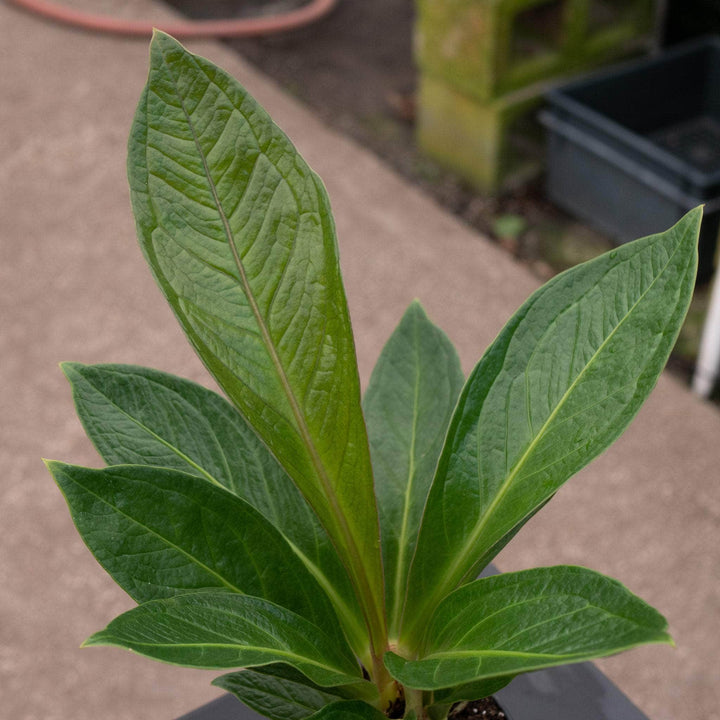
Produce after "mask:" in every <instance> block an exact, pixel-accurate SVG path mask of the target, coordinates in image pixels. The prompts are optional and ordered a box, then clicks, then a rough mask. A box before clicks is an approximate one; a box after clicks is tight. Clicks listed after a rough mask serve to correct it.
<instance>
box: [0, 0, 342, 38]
mask: <svg viewBox="0 0 720 720" xmlns="http://www.w3.org/2000/svg"><path fill="white" fill-rule="evenodd" d="M7 1H8V2H9V3H11V4H14V5H18V6H20V7H22V8H25V9H26V10H29V11H30V12H33V13H35V14H37V15H41V16H43V17H46V18H49V19H51V20H55V21H57V22H60V23H64V24H66V25H73V26H75V27H79V28H83V29H84V30H97V31H100V32H106V33H114V34H116V35H133V36H143V37H146V36H149V35H151V34H152V31H153V30H154V29H155V28H158V29H160V30H163V31H164V32H166V33H168V35H172V36H174V37H176V38H207V37H252V36H257V35H269V34H272V33H279V32H284V31H287V30H293V29H295V28H299V27H302V26H303V25H308V24H309V23H311V22H314V21H315V20H319V19H320V18H321V17H323V16H324V15H326V14H327V13H328V12H330V10H332V9H333V7H335V5H336V3H337V0H310V2H309V3H308V4H307V5H303V6H302V7H300V8H298V9H297V10H290V11H288V12H285V13H280V14H278V15H268V16H261V17H254V18H227V19H224V20H176V21H172V20H170V21H168V22H163V21H161V20H158V21H155V22H150V21H147V20H125V19H121V18H115V17H111V16H109V15H93V14H91V13H84V12H81V11H79V10H73V9H72V8H68V7H65V6H63V5H56V4H55V3H53V2H48V1H47V0H7Z"/></svg>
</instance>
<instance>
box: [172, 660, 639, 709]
mask: <svg viewBox="0 0 720 720" xmlns="http://www.w3.org/2000/svg"><path fill="white" fill-rule="evenodd" d="M496 698H497V701H498V702H499V703H500V705H501V706H502V708H503V710H505V712H506V713H507V715H508V717H509V719H510V720H648V719H647V717H646V716H645V715H644V714H643V713H642V712H640V710H638V709H637V708H636V707H635V706H634V705H633V704H632V703H631V702H630V700H628V699H627V697H625V695H623V694H622V693H621V692H620V690H618V688H617V687H616V686H615V685H613V683H612V682H610V680H608V679H607V678H606V677H605V676H604V675H603V674H602V673H601V672H600V671H599V670H598V669H597V668H596V667H595V666H594V665H593V664H592V663H581V664H579V665H567V666H564V667H559V668H552V669H551V670H541V671H539V672H535V673H530V674H528V675H520V676H519V677H517V678H515V680H513V681H512V682H511V683H510V685H508V686H507V687H506V688H504V689H503V690H501V691H500V692H499V693H497V695H496ZM178 720H262V716H261V715H258V714H257V713H256V712H253V711H252V710H250V709H249V708H247V707H245V706H244V705H243V704H242V703H241V702H240V701H239V700H237V699H236V698H235V697H233V696H232V695H223V696H222V697H220V698H218V699H217V700H213V702H211V703H208V704H207V705H203V707H201V708H198V709H197V710H194V711H193V712H191V713H188V714H187V715H183V716H182V717H181V718H178Z"/></svg>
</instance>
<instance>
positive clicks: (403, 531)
mask: <svg viewBox="0 0 720 720" xmlns="http://www.w3.org/2000/svg"><path fill="white" fill-rule="evenodd" d="M413 336H414V345H415V355H416V369H415V383H414V387H413V420H412V431H411V435H410V447H409V450H408V456H409V457H408V479H407V483H406V485H405V496H404V498H403V502H404V505H403V515H402V522H401V524H400V533H399V535H398V540H397V548H398V560H397V563H396V565H395V584H394V585H395V592H394V595H393V615H392V617H391V618H390V629H391V633H393V634H395V633H397V631H398V625H399V622H400V616H401V614H402V603H401V598H402V597H403V592H402V588H403V583H404V580H405V574H406V573H405V565H406V560H407V556H408V547H407V534H408V523H409V517H410V504H411V500H412V496H413V487H414V484H415V483H414V481H415V446H416V441H417V430H418V420H419V418H418V406H419V402H420V352H419V349H418V342H419V338H418V326H417V322H415V321H413Z"/></svg>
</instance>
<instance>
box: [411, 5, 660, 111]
mask: <svg viewBox="0 0 720 720" xmlns="http://www.w3.org/2000/svg"><path fill="white" fill-rule="evenodd" d="M654 12H655V0H417V24H416V58H417V63H418V65H419V67H420V70H421V72H422V73H423V74H426V75H430V76H432V77H434V78H436V79H443V80H445V81H446V82H448V83H449V84H450V85H451V86H452V87H454V88H456V89H458V90H462V91H463V92H464V93H465V94H466V95H469V96H472V97H475V98H477V99H479V100H490V99H492V98H495V97H498V96H500V95H503V94H506V93H509V92H513V91H515V90H518V89H520V88H522V87H525V86H527V85H529V84H532V83H535V82H539V81H543V80H547V79H550V78H553V77H558V76H560V75H565V74H568V73H569V72H576V71H579V70H582V69H586V68H591V67H594V66H596V65H598V64H601V63H603V62H607V61H609V60H612V59H615V58H617V57H621V56H623V55H626V54H628V53H629V52H631V51H633V50H634V49H637V48H638V47H639V46H641V45H642V44H643V43H647V41H648V39H649V37H650V34H651V32H652V30H653V27H654Z"/></svg>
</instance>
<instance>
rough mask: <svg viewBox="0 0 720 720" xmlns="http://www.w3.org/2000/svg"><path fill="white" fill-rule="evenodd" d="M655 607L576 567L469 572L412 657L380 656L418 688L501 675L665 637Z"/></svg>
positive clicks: (405, 681)
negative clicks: (484, 574)
mask: <svg viewBox="0 0 720 720" xmlns="http://www.w3.org/2000/svg"><path fill="white" fill-rule="evenodd" d="M671 642H672V641H671V639H670V637H669V635H668V634H667V623H666V622H665V619H664V618H663V617H662V615H660V613H658V612H657V611H656V610H654V609H653V608H651V607H650V606H649V605H647V604H646V603H644V602H643V601H642V600H641V599H640V598H638V597H636V596H635V595H633V594H632V593H631V592H630V591H629V590H628V589H627V588H625V587H623V586H622V585H621V584H620V583H619V582H617V580H612V579H610V578H607V577H605V576H603V575H601V574H600V573H597V572H594V571H592V570H587V569H586V568H580V567H568V566H559V567H550V568H536V569H534V570H525V571H522V572H517V573H506V574H504V575H495V576H493V577H489V578H482V579H481V580H476V581H475V582H473V583H470V584H469V585H465V586H464V587H461V588H459V589H458V590H456V591H455V592H454V593H452V594H451V595H449V596H448V597H447V598H446V599H445V600H443V602H442V603H441V604H440V606H439V607H438V608H437V611H436V612H435V614H434V615H433V617H432V620H431V621H430V624H429V626H428V627H427V629H426V633H425V639H424V641H423V643H422V648H421V652H420V658H419V659H418V660H414V661H407V660H404V659H403V658H401V657H399V656H398V655H395V654H393V653H388V654H387V655H386V664H387V666H388V668H389V669H390V671H391V672H392V674H393V676H394V677H396V678H397V679H398V680H400V682H402V683H403V684H404V685H406V686H408V687H412V688H420V689H423V690H435V689H438V688H445V687H452V686H454V685H458V684H462V683H474V682H477V681H479V680H490V681H492V682H493V683H497V685H498V687H495V690H493V692H494V691H496V690H497V689H499V687H501V686H502V684H503V683H502V678H504V677H505V678H507V677H513V676H514V675H517V674H519V673H522V672H528V671H530V670H539V669H540V668H544V667H552V666H555V665H563V664H565V663H569V662H581V661H584V660H591V659H593V658H598V657H604V656H606V655H611V654H614V653H618V652H621V651H622V650H627V649H629V648H632V647H636V646H638V645H641V644H644V643H671Z"/></svg>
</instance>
